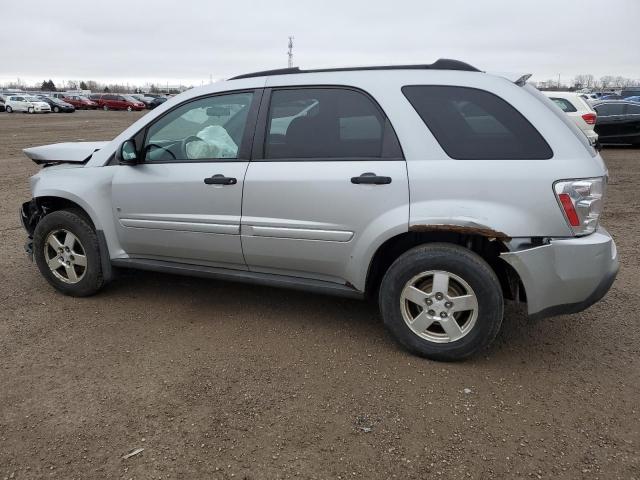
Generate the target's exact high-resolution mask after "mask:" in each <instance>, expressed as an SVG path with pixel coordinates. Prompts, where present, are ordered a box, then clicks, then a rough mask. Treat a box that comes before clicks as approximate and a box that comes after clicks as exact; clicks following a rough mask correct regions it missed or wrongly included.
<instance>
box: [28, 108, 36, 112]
mask: <svg viewBox="0 0 640 480" xmlns="http://www.w3.org/2000/svg"><path fill="white" fill-rule="evenodd" d="M27 112H28V113H35V110H34V109H33V107H29V108H28V109H27Z"/></svg>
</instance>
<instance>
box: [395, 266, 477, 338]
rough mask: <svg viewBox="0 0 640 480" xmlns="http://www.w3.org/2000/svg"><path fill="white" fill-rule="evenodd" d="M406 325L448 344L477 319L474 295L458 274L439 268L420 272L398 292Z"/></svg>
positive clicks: (465, 332)
mask: <svg viewBox="0 0 640 480" xmlns="http://www.w3.org/2000/svg"><path fill="white" fill-rule="evenodd" d="M400 309H401V312H402V318H403V319H404V321H405V323H406V324H407V326H408V327H409V328H410V329H411V330H412V331H413V333H415V334H416V335H418V336H419V337H421V338H423V339H425V340H428V341H430V342H434V343H450V342H455V341H457V340H460V339H461V338H463V337H464V336H466V335H467V334H468V333H469V332H470V331H471V330H472V329H473V327H474V325H475V323H476V320H477V318H478V298H477V297H476V294H475V292H474V291H473V289H472V288H471V286H470V285H469V284H468V283H467V282H466V281H464V280H463V279H462V278H460V277H459V276H457V275H455V274H453V273H451V272H446V271H442V270H431V271H427V272H422V273H420V274H418V275H416V276H414V277H413V278H412V279H411V280H409V281H408V282H407V283H406V284H405V286H404V288H403V289H402V293H401V294H400Z"/></svg>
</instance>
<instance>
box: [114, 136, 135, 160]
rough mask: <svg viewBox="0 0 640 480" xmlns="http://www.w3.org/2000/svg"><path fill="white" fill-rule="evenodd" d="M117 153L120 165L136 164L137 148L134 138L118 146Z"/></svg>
mask: <svg viewBox="0 0 640 480" xmlns="http://www.w3.org/2000/svg"><path fill="white" fill-rule="evenodd" d="M119 154H120V155H119V158H118V161H119V163H120V165H137V164H138V150H137V149H136V142H135V141H134V140H127V141H126V142H124V143H123V144H122V146H121V147H120V151H119Z"/></svg>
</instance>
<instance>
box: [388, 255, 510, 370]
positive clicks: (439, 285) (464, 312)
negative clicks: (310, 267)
mask: <svg viewBox="0 0 640 480" xmlns="http://www.w3.org/2000/svg"><path fill="white" fill-rule="evenodd" d="M379 302H380V310H381V312H382V316H383V319H384V323H385V326H386V327H387V329H388V330H389V331H390V332H391V333H392V335H393V336H394V337H395V338H396V339H397V340H398V341H399V342H400V343H401V344H402V345H403V346H404V347H405V348H407V349H408V350H410V351H412V352H414V353H416V354H418V355H421V356H424V357H427V358H431V359H433V360H448V361H451V360H461V359H464V358H467V357H469V356H471V355H473V354H475V353H477V352H478V351H480V350H482V349H483V348H485V347H487V346H488V345H489V344H490V343H491V342H492V341H493V339H494V338H495V336H496V335H497V333H498V331H499V330H500V325H501V324H502V316H503V297H502V289H501V286H500V282H499V280H498V278H497V276H496V274H495V272H494V271H493V270H492V269H491V267H490V266H489V265H488V264H487V262H486V261H485V260H483V259H482V258H481V257H480V256H479V255H477V254H475V253H473V252H471V251H469V250H468V249H465V248H463V247H460V246H458V245H451V244H442V243H434V244H427V245H421V246H418V247H415V248H413V249H411V250H409V251H408V252H406V253H404V254H403V255H401V256H400V257H399V258H398V259H397V260H396V261H395V262H394V263H393V265H391V267H390V268H389V270H387V272H386V274H385V276H384V278H383V280H382V284H381V286H380V296H379Z"/></svg>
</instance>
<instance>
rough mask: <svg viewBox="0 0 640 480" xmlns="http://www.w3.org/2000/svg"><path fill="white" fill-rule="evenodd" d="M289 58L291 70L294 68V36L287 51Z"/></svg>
mask: <svg viewBox="0 0 640 480" xmlns="http://www.w3.org/2000/svg"><path fill="white" fill-rule="evenodd" d="M287 56H288V57H289V63H288V65H289V68H292V67H293V36H290V37H289V50H288V51H287Z"/></svg>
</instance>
